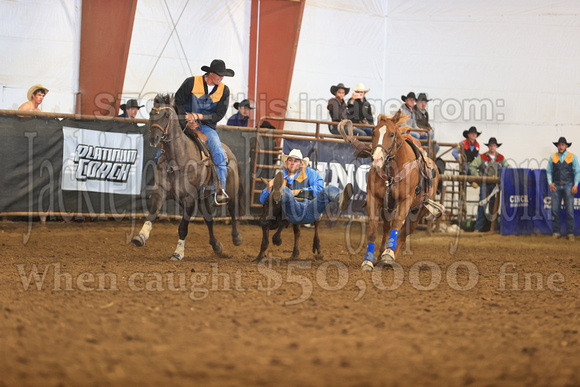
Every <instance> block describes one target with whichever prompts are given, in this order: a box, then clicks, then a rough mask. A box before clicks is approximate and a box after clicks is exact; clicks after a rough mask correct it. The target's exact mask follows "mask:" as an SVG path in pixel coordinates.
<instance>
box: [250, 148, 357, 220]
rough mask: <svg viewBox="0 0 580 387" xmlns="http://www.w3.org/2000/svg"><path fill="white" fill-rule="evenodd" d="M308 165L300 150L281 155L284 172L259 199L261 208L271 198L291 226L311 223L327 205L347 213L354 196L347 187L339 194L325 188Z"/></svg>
mask: <svg viewBox="0 0 580 387" xmlns="http://www.w3.org/2000/svg"><path fill="white" fill-rule="evenodd" d="M308 163H309V160H308V157H303V156H302V152H301V151H300V149H292V151H290V153H289V154H288V155H282V164H283V165H284V167H285V170H284V171H283V172H278V173H277V174H276V176H275V177H274V179H272V180H271V181H270V182H269V183H268V185H267V186H266V188H264V190H263V191H262V194H261V196H260V202H261V203H262V204H266V200H268V197H269V196H270V194H271V195H272V199H273V200H274V201H276V202H281V203H282V211H283V212H284V214H285V215H286V217H287V218H288V219H289V220H290V221H291V222H292V223H294V224H310V223H314V222H315V221H316V220H317V219H318V218H319V217H320V215H322V213H323V212H324V210H325V209H326V206H327V205H328V204H329V203H330V202H337V203H338V205H339V209H340V210H341V211H344V210H346V209H347V208H348V203H349V201H350V198H351V196H352V194H353V188H352V184H350V183H348V184H347V185H346V186H345V187H344V190H342V191H341V190H340V189H339V188H338V187H335V186H332V185H329V186H327V187H324V180H323V179H322V177H320V175H319V174H318V172H317V171H315V170H314V169H312V168H309V167H308Z"/></svg>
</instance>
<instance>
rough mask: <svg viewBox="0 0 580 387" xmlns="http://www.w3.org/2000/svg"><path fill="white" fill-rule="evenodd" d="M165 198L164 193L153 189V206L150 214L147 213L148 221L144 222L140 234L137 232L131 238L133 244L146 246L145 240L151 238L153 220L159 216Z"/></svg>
mask: <svg viewBox="0 0 580 387" xmlns="http://www.w3.org/2000/svg"><path fill="white" fill-rule="evenodd" d="M164 200H165V195H164V194H161V193H160V192H157V191H153V194H152V195H151V208H150V209H149V215H147V221H146V222H145V223H144V224H143V227H141V230H140V231H139V234H137V235H136V236H135V237H133V239H132V240H131V242H133V245H135V246H137V247H142V246H145V242H146V241H147V239H149V233H150V232H151V229H152V228H153V221H154V220H155V218H157V213H158V212H159V209H160V208H161V204H162V203H163V201H164Z"/></svg>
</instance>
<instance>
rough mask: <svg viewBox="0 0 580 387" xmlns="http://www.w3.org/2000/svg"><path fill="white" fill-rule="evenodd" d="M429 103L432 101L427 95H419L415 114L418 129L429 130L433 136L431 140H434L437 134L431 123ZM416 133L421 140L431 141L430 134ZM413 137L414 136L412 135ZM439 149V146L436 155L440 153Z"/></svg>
mask: <svg viewBox="0 0 580 387" xmlns="http://www.w3.org/2000/svg"><path fill="white" fill-rule="evenodd" d="M429 101H431V100H430V99H427V94H425V93H419V95H418V96H417V101H416V104H415V106H413V113H415V123H416V124H417V127H418V128H419V129H425V130H428V131H429V133H430V135H431V140H433V139H435V132H434V131H433V128H432V127H431V124H430V123H429V112H427V102H429ZM415 133H416V134H418V135H419V139H420V140H428V139H429V134H427V132H415ZM411 136H413V134H412V133H411ZM413 137H415V136H413ZM439 148H440V147H439V145H437V149H436V150H435V153H437V152H439Z"/></svg>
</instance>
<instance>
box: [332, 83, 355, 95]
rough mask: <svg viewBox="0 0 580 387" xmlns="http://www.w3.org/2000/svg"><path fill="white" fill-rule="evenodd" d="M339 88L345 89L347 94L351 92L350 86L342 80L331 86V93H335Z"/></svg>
mask: <svg viewBox="0 0 580 387" xmlns="http://www.w3.org/2000/svg"><path fill="white" fill-rule="evenodd" d="M338 89H344V94H345V95H346V94H348V93H350V87H346V86H345V85H344V83H342V82H341V83H339V84H338V85H336V86H330V94H332V95H334V94H335V93H336V92H337V91H338Z"/></svg>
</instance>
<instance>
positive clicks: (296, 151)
mask: <svg viewBox="0 0 580 387" xmlns="http://www.w3.org/2000/svg"><path fill="white" fill-rule="evenodd" d="M288 157H292V158H294V159H298V160H302V164H304V166H305V167H307V166H308V164H309V163H310V159H309V158H308V157H303V156H302V152H300V149H292V150H291V151H290V153H288V154H287V155H285V154H282V164H284V166H286V160H288Z"/></svg>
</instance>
